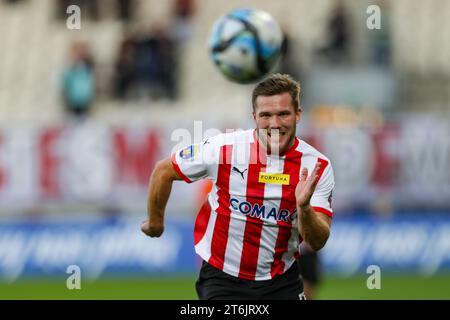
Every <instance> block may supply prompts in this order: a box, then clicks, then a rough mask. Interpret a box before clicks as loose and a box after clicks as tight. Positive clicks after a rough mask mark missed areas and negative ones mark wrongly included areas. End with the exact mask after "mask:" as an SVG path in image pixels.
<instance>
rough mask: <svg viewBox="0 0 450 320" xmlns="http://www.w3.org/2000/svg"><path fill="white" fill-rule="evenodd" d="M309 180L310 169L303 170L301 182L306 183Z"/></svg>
mask: <svg viewBox="0 0 450 320" xmlns="http://www.w3.org/2000/svg"><path fill="white" fill-rule="evenodd" d="M307 178H308V169H307V168H303V169H302V173H301V174H300V181H306V179H307Z"/></svg>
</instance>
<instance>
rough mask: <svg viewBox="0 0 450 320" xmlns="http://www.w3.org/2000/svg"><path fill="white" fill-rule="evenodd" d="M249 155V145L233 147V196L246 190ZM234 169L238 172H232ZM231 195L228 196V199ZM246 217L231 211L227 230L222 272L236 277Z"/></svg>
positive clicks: (231, 178) (247, 143)
mask: <svg viewBox="0 0 450 320" xmlns="http://www.w3.org/2000/svg"><path fill="white" fill-rule="evenodd" d="M249 155H250V143H249V142H245V141H243V142H242V143H236V144H235V145H234V147H233V156H232V166H231V172H230V185H229V188H230V190H233V192H234V193H235V194H245V192H246V189H247V179H246V176H247V175H246V174H247V173H248V163H249ZM233 167H235V168H236V169H237V170H238V171H239V172H241V173H242V175H241V173H239V172H238V171H233ZM232 197H233V194H230V199H231V198H232ZM246 220H247V217H246V216H243V215H242V214H237V213H235V212H234V211H233V210H231V219H230V225H229V229H228V242H227V248H226V250H225V261H224V266H223V271H224V272H226V273H228V274H231V275H232V276H235V277H237V276H238V275H239V266H240V264H241V257H242V248H243V243H244V230H245V222H246Z"/></svg>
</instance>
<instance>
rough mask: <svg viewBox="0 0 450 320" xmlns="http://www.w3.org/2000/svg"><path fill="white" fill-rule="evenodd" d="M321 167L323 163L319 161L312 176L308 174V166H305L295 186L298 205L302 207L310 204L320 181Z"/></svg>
mask: <svg viewBox="0 0 450 320" xmlns="http://www.w3.org/2000/svg"><path fill="white" fill-rule="evenodd" d="M320 167H321V163H320V162H317V163H316V166H315V167H314V170H313V172H312V174H311V175H310V176H308V169H306V168H303V170H302V172H301V174H300V181H299V182H298V184H297V187H296V188H295V199H296V200H297V205H298V206H299V207H300V208H305V207H307V206H309V202H310V200H311V197H312V195H313V193H314V190H316V186H317V183H318V182H319V171H320Z"/></svg>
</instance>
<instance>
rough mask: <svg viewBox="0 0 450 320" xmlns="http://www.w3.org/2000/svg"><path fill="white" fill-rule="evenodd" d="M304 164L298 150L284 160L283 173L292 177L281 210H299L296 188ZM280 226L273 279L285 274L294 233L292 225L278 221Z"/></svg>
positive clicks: (283, 191) (283, 192) (274, 257)
mask: <svg viewBox="0 0 450 320" xmlns="http://www.w3.org/2000/svg"><path fill="white" fill-rule="evenodd" d="M301 164H302V153H301V152H300V151H297V150H295V149H294V150H291V151H289V152H288V153H287V154H286V158H285V160H284V169H283V173H284V174H288V175H289V176H290V183H289V185H283V187H282V197H281V202H280V210H283V209H284V210H288V211H289V212H294V211H295V210H296V209H297V205H296V201H295V188H296V187H297V184H298V181H299V179H300V167H301ZM277 224H278V236H277V241H276V243H275V253H274V256H273V262H272V266H271V272H270V273H271V276H272V278H273V277H274V276H275V275H277V274H283V273H284V261H283V260H282V258H283V254H284V253H285V252H287V250H288V245H289V239H290V237H291V232H292V223H289V224H287V223H286V222H280V221H277Z"/></svg>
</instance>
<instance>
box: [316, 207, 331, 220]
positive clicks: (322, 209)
mask: <svg viewBox="0 0 450 320" xmlns="http://www.w3.org/2000/svg"><path fill="white" fill-rule="evenodd" d="M312 208H313V209H314V211H315V212H320V213H323V214H325V215H327V216H329V217H331V218H333V212H331V211H330V210H327V209H325V208H322V207H312Z"/></svg>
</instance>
